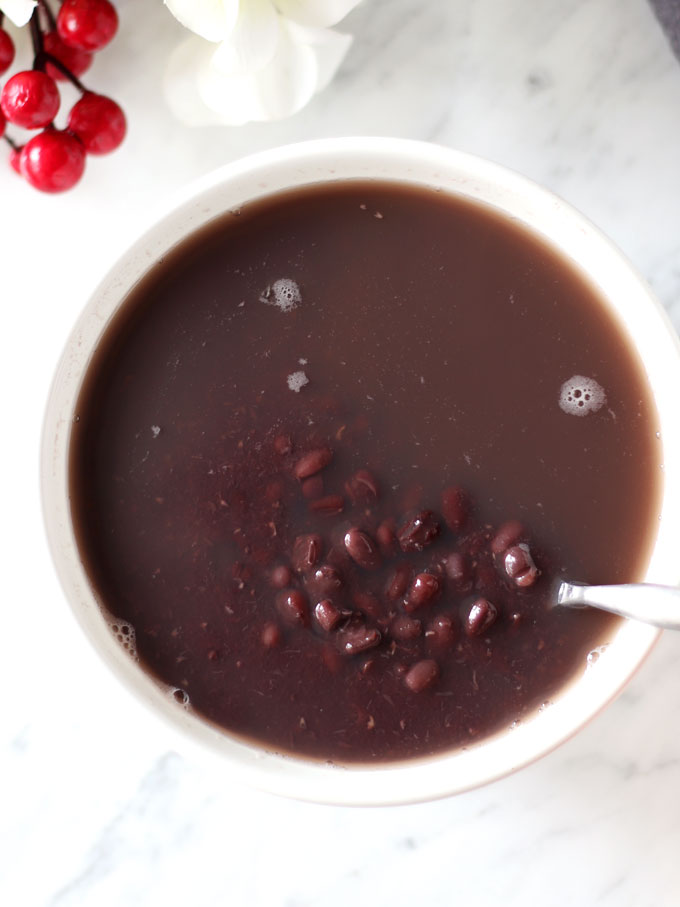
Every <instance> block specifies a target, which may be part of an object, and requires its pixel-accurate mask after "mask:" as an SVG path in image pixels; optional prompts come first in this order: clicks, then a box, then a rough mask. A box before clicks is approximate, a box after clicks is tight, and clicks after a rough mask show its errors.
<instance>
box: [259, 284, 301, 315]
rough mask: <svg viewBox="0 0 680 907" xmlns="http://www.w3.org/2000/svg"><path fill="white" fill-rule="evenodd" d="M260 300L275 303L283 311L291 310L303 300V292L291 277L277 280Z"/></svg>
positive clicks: (269, 303)
mask: <svg viewBox="0 0 680 907" xmlns="http://www.w3.org/2000/svg"><path fill="white" fill-rule="evenodd" d="M260 301H261V302H264V303H266V304H267V305H275V306H276V307H277V308H278V309H281V311H282V312H290V311H291V310H292V309H295V308H297V306H299V305H300V303H301V302H302V293H301V292H300V287H299V286H298V284H297V283H296V282H295V281H294V280H291V279H290V277H282V278H281V279H280V280H275V281H274V283H273V284H271V286H268V287H267V289H266V290H265V291H264V293H262V295H261V296H260Z"/></svg>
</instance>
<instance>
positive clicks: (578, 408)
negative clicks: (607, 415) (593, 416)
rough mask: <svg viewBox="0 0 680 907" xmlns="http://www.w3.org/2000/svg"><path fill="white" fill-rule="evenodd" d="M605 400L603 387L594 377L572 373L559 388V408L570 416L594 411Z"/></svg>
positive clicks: (585, 414)
mask: <svg viewBox="0 0 680 907" xmlns="http://www.w3.org/2000/svg"><path fill="white" fill-rule="evenodd" d="M606 402H607V397H606V394H605V392H604V388H602V387H601V386H600V385H599V384H598V383H597V381H595V379H594V378H585V377H584V376H583V375H573V376H572V377H571V378H570V379H569V380H568V381H565V382H564V384H563V385H562V387H561V389H560V409H561V410H562V411H563V412H565V413H567V414H568V415H570V416H587V415H588V414H589V413H596V412H597V411H598V409H601V408H602V406H604V404H605V403H606Z"/></svg>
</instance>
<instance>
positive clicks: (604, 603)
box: [557, 583, 680, 630]
mask: <svg viewBox="0 0 680 907" xmlns="http://www.w3.org/2000/svg"><path fill="white" fill-rule="evenodd" d="M557 604H558V605H566V606H567V607H569V608H586V607H588V606H590V607H593V608H601V609H603V610H604V611H611V613H612V614H619V615H620V616H621V617H629V618H631V619H632V620H640V621H643V622H644V623H646V624H652V625H653V626H655V627H663V628H664V629H666V630H680V587H678V586H655V585H652V584H651V583H628V584H626V585H623V584H622V585H620V586H585V585H580V584H578V583H561V584H560V588H559V590H558V592H557Z"/></svg>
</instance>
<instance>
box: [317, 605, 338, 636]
mask: <svg viewBox="0 0 680 907" xmlns="http://www.w3.org/2000/svg"><path fill="white" fill-rule="evenodd" d="M314 617H315V618H316V620H317V622H318V624H319V626H320V627H321V628H322V629H323V630H326V632H327V633H330V632H331V631H332V630H335V628H336V627H337V626H338V624H339V623H340V621H341V620H342V614H341V612H340V611H338V609H337V608H336V607H335V605H334V604H333V602H332V601H331V600H330V599H329V598H324V599H322V601H320V602H318V603H317V605H316V607H315V608H314Z"/></svg>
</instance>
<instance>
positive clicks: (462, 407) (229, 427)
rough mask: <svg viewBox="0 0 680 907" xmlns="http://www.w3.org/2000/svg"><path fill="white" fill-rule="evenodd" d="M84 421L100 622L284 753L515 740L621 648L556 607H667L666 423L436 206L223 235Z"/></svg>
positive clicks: (367, 185) (372, 205)
mask: <svg viewBox="0 0 680 907" xmlns="http://www.w3.org/2000/svg"><path fill="white" fill-rule="evenodd" d="M281 281H283V282H281ZM286 281H287V282H286ZM298 293H299V296H300V298H298V295H297V294H298ZM277 302H278V303H279V304H278V305H277V304H276V303H277ZM574 376H580V378H579V379H578V380H577V381H576V386H575V389H572V396H571V397H570V402H567V403H566V404H565V403H564V395H565V394H567V390H565V391H563V392H562V396H563V400H562V402H563V404H564V406H561V405H560V395H561V389H562V388H563V386H564V385H565V382H568V381H569V379H571V378H573V377H574ZM583 377H585V378H587V379H589V381H590V383H588V382H586V383H585V384H584V382H583V381H582V380H581V379H582V378H583ZM600 391H601V393H600ZM579 394H580V396H579ZM588 394H590V395H591V397H590V399H586V398H587V397H588ZM598 395H600V396H599V397H598ZM584 405H585V408H586V409H588V407H589V406H590V407H591V408H592V410H593V411H591V412H588V413H587V415H583V411H582V410H583V406H584ZM579 406H580V409H579ZM76 416H77V419H76V421H75V422H74V426H73V433H72V442H71V459H70V491H71V496H72V511H73V516H74V521H75V527H76V534H77V539H78V544H79V547H80V551H81V554H82V558H83V561H84V564H85V567H86V570H87V573H88V575H89V577H90V580H91V582H92V585H93V587H94V590H95V592H96V594H97V596H98V599H99V601H100V603H101V605H102V607H103V608H104V609H105V611H106V612H107V613H108V615H113V616H115V618H116V619H117V620H118V622H119V626H122V627H123V629H124V630H126V631H128V636H131V631H130V629H129V628H134V636H135V639H134V645H135V646H136V651H137V653H138V656H139V659H140V662H141V664H142V665H143V666H144V668H146V669H147V670H148V671H149V673H150V674H151V675H153V676H154V677H156V678H157V679H159V680H160V681H162V682H163V683H165V684H167V685H168V686H169V687H170V688H171V689H176V691H177V692H176V698H177V699H178V701H182V702H184V703H185V704H186V703H187V702H188V703H189V704H190V706H189V707H190V708H192V709H193V710H195V711H196V712H197V713H198V714H200V715H202V716H204V717H205V718H207V719H209V720H210V721H211V722H214V723H216V724H217V725H220V726H223V727H224V728H226V729H228V730H229V731H232V732H235V733H237V734H239V735H242V736H244V737H246V738H249V739H254V740H257V741H259V742H261V743H263V744H264V745H265V746H267V747H269V748H271V749H277V750H282V751H288V752H295V753H299V754H305V755H310V756H313V757H318V758H323V759H332V760H336V761H340V762H342V761H345V762H351V761H354V762H356V761H371V760H376V759H377V760H394V759H402V758H410V757H416V756H424V755H427V754H430V753H433V752H437V751H441V750H444V749H447V748H451V747H455V746H458V745H464V744H467V743H470V742H471V741H476V740H479V739H481V738H482V737H484V736H485V735H488V734H490V733H492V732H494V731H497V730H499V729H501V728H504V727H508V726H510V725H511V724H512V722H514V721H518V720H521V719H522V717H523V716H525V715H527V714H528V713H529V712H531V711H532V710H535V709H536V708H537V707H538V706H539V705H540V704H541V703H542V702H544V701H545V700H548V699H549V698H550V697H551V696H552V695H553V694H555V692H556V691H558V690H559V689H560V688H562V687H563V686H564V685H565V684H566V683H567V682H568V681H569V680H570V679H571V678H572V677H573V676H574V675H575V674H576V673H578V672H581V671H583V670H584V669H585V665H586V658H587V655H588V652H589V651H590V650H592V649H593V648H594V647H595V646H597V645H598V644H599V643H601V642H602V641H603V640H605V639H606V638H607V636H608V634H610V633H611V631H612V630H613V628H614V627H615V623H614V621H613V620H612V619H610V618H608V617H606V616H604V615H601V614H598V613H594V612H593V613H590V612H577V613H574V612H568V611H561V610H559V609H551V608H550V599H551V591H552V590H553V589H554V584H555V582H556V581H557V580H558V579H559V578H560V577H569V578H572V579H578V580H581V581H584V582H593V583H596V582H603V583H604V582H607V583H613V582H627V581H631V580H635V579H639V578H640V576H641V573H642V571H643V569H644V566H645V563H646V560H647V558H648V554H649V549H650V545H651V543H652V542H653V535H654V525H655V517H656V514H657V507H658V502H659V479H658V476H659V474H660V473H659V457H660V446H659V442H658V441H657V439H656V435H655V432H656V428H657V425H656V421H655V420H656V414H655V411H654V407H653V403H652V401H651V398H650V394H649V391H648V388H647V386H646V383H645V380H644V377H643V374H642V371H641V368H640V366H639V364H638V362H637V359H636V356H635V354H634V353H633V352H632V350H631V348H630V347H629V344H628V342H627V341H626V339H625V337H624V336H623V334H622V332H621V330H620V329H619V327H618V325H617V324H616V323H615V321H614V319H613V317H612V316H611V314H610V313H609V311H608V309H607V307H606V305H605V304H604V303H603V301H602V300H601V298H600V297H599V296H598V293H597V292H596V291H595V289H594V288H593V287H592V286H591V285H590V284H589V283H588V282H587V280H586V279H585V278H584V277H583V276H582V275H581V274H580V273H579V272H578V271H577V270H576V269H575V268H574V267H573V266H572V265H571V264H570V263H569V262H568V261H566V260H565V259H564V258H562V257H561V256H560V255H558V254H556V253H555V252H554V251H553V250H552V249H551V248H549V247H548V246H547V245H546V244H545V243H544V242H543V241H541V240H540V239H538V238H537V237H535V236H533V235H532V234H530V233H529V232H528V231H526V230H525V229H524V228H523V227H521V226H519V225H517V224H516V223H513V222H511V221H510V220H509V219H507V218H506V217H504V216H499V215H498V214H497V213H496V212H494V211H492V210H490V209H488V208H486V207H484V206H481V205H478V204H475V203H472V202H469V201H466V200H462V199H459V198H456V197H452V196H449V195H447V194H445V193H437V192H435V191H434V190H428V189H423V188H412V187H411V188H409V187H406V186H403V185H397V184H391V183H384V182H364V181H357V182H343V183H337V184H325V185H320V186H316V187H311V188H306V189H302V190H296V191H295V192H290V193H287V194H280V195H276V196H272V197H270V198H267V199H265V200H262V201H259V202H257V203H253V204H250V205H247V206H245V207H244V208H243V210H242V211H240V212H239V213H238V214H230V215H226V216H224V217H222V218H221V219H219V220H217V221H215V222H213V223H211V224H210V225H208V226H207V227H205V228H204V229H202V230H201V231H199V232H198V233H197V234H194V235H193V236H192V237H191V238H190V239H188V240H186V241H185V242H183V243H181V244H180V245H179V246H178V247H177V248H176V249H174V250H173V251H172V252H171V253H170V254H169V255H167V256H166V257H165V259H164V260H162V261H160V262H159V263H157V264H156V265H155V266H154V267H153V268H152V269H151V270H150V272H149V274H148V275H147V276H146V277H145V279H144V280H143V281H142V282H141V283H140V284H139V285H138V286H137V287H136V288H135V289H134V290H133V292H132V293H131V294H130V296H129V298H128V299H127V300H126V302H125V304H124V305H123V307H122V309H121V310H120V312H119V314H117V316H116V317H115V319H114V321H113V323H112V324H111V326H110V327H109V328H108V330H107V331H106V334H105V336H104V339H103V341H102V343H101V344H100V346H99V348H98V349H97V351H96V353H95V355H94V358H93V361H92V363H91V365H90V367H89V371H88V374H87V376H86V380H85V382H84V385H83V388H82V391H81V394H80V398H79V400H78V405H77V411H76ZM318 451H328V453H325V454H318V453H314V452H318ZM310 454H311V460H314V457H315V456H317V457H319V456H320V457H321V460H325V459H328V458H330V462H329V463H328V464H327V465H324V466H323V467H322V468H319V469H318V470H314V469H313V466H314V465H315V464H314V463H312V465H311V466H309V468H311V469H312V473H311V474H310V475H309V476H308V477H304V476H300V475H299V474H300V473H304V472H306V471H307V467H305V465H304V464H303V466H302V467H300V462H301V460H302V459H303V458H304V457H305V456H307V457H308V458H309V456H310ZM319 462H321V461H319ZM317 465H318V464H317ZM358 471H359V478H358V479H357V478H356V474H357V472H358ZM296 473H297V475H296ZM353 476H354V478H352V477H353ZM367 476H368V478H367ZM348 481H349V482H350V485H349V488H348V487H346V482H348ZM451 488H455V489H460V491H455V492H450V491H449V492H448V495H449V496H448V498H447V499H446V500H445V501H444V502H443V501H442V494H443V493H444V492H445V491H447V489H451ZM319 501H321V502H320V503H319ZM446 501H448V504H447V503H446ZM452 502H453V503H452ZM456 502H458V503H456ZM451 507H453V510H454V511H455V510H456V507H458V509H459V514H458V516H459V518H458V517H456V513H455V512H454V513H453V514H452V513H450V512H449V511H450V510H451ZM340 508H342V509H340ZM414 519H415V520H416V523H413V520H414ZM418 519H420V523H417V520H418ZM447 519H448V522H447ZM513 520H514V521H519V523H520V524H521V526H518V527H517V528H516V529H515V530H514V533H513V531H511V530H512V527H511V528H510V529H508V530H507V532H509V535H508V539H507V540H506V541H507V542H508V544H507V545H505V547H504V543H503V544H500V543H498V541H497V539H498V532H499V529H500V528H501V527H503V526H504V525H505V524H507V522H508V521H513ZM409 521H411V523H409ZM428 521H429V525H430V528H431V529H432V532H431V533H429V535H428V532H427V531H426V530H427V526H428ZM381 524H384V525H383V528H382V529H380V530H379V528H378V527H379V526H380V525H381ZM414 527H415V528H414ZM423 527H424V528H423ZM349 530H360V531H361V532H363V533H365V535H364V536H356V538H355V539H354V542H352V543H350V542H347V544H346V542H345V539H346V533H347V532H348V531H349ZM503 531H506V530H503ZM410 532H415V533H416V536H415V537H416V544H415V545H411V543H410V541H409V537H410V536H409V533H410ZM419 532H420V533H421V535H420V536H418V533H419ZM390 533H392V535H390ZM309 534H312V535H316V536H318V538H317V539H316V540H314V541H313V544H312V549H311V553H310V550H309V540H307V542H306V543H302V542H300V541H298V542H297V545H296V539H299V537H301V536H305V535H309ZM395 534H396V536H397V537H396V539H395ZM355 535H356V533H355ZM511 536H512V537H511ZM357 539H358V541H357ZM405 539H406V542H405V541H404V540H405ZM494 539H496V542H494ZM350 541H351V540H350ZM420 542H422V544H420ZM305 544H306V545H307V547H306V548H305ZM352 544H354V546H355V548H354V550H352ZM357 545H358V547H357ZM362 545H364V546H367V547H366V550H365V551H364V555H365V557H364V560H363V561H362V554H361V551H362V549H361V546H362ZM518 545H522V546H524V547H522V548H521V551H522V552H524V554H525V555H527V557H528V560H529V561H531V562H533V563H535V565H536V567H537V568H538V571H540V572H539V574H538V575H534V574H532V575H531V577H530V580H529V582H528V584H526V585H522V584H521V583H520V584H519V585H518V577H517V576H513V575H510V574H512V570H510V574H509V572H508V571H509V567H508V563H507V562H506V555H507V551H508V550H509V549H510V548H511V547H513V546H514V548H515V549H516V548H517V546H518ZM494 546H495V547H494ZM404 548H405V549H406V550H403V549H404ZM495 549H498V550H495ZM452 554H454V555H455V557H454V558H451V555H452ZM515 554H517V551H515ZM521 557H522V555H521V554H520V559H521ZM520 566H521V565H520ZM524 566H525V567H526V564H525V565H524ZM277 567H278V568H279V569H278V570H276V568H277ZM321 567H323V568H324V571H325V573H324V571H322V573H323V575H321V576H320V575H317V574H316V571H317V570H319V568H321ZM395 570H396V574H395ZM520 572H521V571H520ZM418 575H420V576H421V580H420V581H418V582H419V585H418V583H416V585H415V586H414V583H415V582H416V580H415V577H416V576H418ZM422 575H425V576H426V577H430V579H428V580H422ZM522 575H525V576H527V575H528V574H527V573H526V571H525V573H524V574H522ZM428 584H429V585H428ZM402 587H403V588H402ZM418 590H420V591H418ZM421 593H422V594H421ZM430 596H431V597H430ZM320 601H324V602H326V605H324V607H325V608H326V611H325V612H324V613H321V611H318V610H315V607H316V605H317V603H318V602H320ZM480 601H481V602H482V604H481V605H480ZM414 602H415V604H414ZM483 602H486V605H488V606H489V607H490V610H489V608H487V609H486V611H485V608H486V605H484V604H483ZM475 608H476V609H477V610H476V611H475ZM480 608H481V611H480ZM322 611H323V609H322ZM122 622H124V623H122ZM119 633H120V629H119ZM130 645H132V644H131V643H130ZM178 707H179V706H178Z"/></svg>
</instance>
